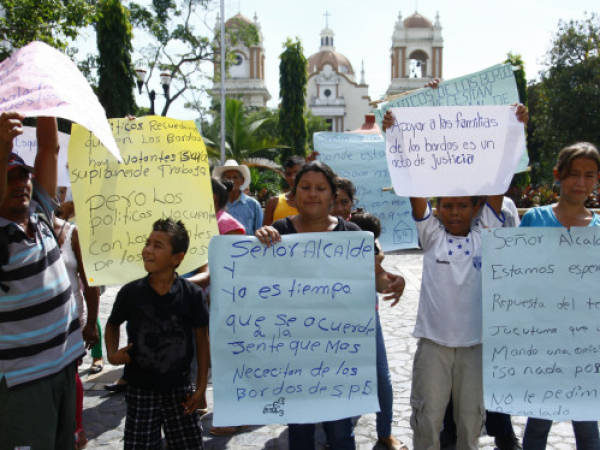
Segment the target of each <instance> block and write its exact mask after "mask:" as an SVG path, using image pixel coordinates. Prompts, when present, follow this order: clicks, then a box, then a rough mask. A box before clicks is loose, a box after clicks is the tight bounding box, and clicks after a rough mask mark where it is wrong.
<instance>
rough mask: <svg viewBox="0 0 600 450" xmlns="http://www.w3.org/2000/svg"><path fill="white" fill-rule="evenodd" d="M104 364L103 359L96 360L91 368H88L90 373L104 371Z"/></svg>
mask: <svg viewBox="0 0 600 450" xmlns="http://www.w3.org/2000/svg"><path fill="white" fill-rule="evenodd" d="M102 369H104V366H103V365H102V361H94V362H93V363H92V365H91V366H90V368H89V369H88V373H89V374H91V375H95V374H97V373H100V372H102Z"/></svg>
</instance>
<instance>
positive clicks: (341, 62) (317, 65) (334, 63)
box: [308, 50, 354, 76]
mask: <svg viewBox="0 0 600 450" xmlns="http://www.w3.org/2000/svg"><path fill="white" fill-rule="evenodd" d="M326 64H329V65H330V66H331V68H332V69H333V70H335V71H337V72H339V73H343V74H344V75H349V76H352V75H354V70H353V69H352V64H350V61H348V58H346V57H345V56H344V55H342V54H341V53H338V52H336V51H335V50H321V51H320V52H318V53H315V54H314V55H311V56H310V57H309V58H308V73H309V74H311V73H314V72H320V71H321V69H323V67H324V66H325V65H326Z"/></svg>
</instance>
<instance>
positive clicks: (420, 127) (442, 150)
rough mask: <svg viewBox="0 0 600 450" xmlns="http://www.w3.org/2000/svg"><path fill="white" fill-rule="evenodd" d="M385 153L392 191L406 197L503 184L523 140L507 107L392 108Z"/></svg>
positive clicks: (488, 191) (501, 188)
mask: <svg viewBox="0 0 600 450" xmlns="http://www.w3.org/2000/svg"><path fill="white" fill-rule="evenodd" d="M392 111H393V113H394V117H395V118H396V120H395V123H394V125H393V126H392V127H390V128H388V129H387V130H386V156H387V161H388V169H389V171H390V175H391V177H392V184H393V186H394V191H395V192H396V193H397V194H398V195H406V196H409V197H433V196H439V195H493V194H503V193H504V192H506V190H507V189H508V186H509V184H510V181H511V179H512V175H513V173H514V171H515V168H516V167H517V164H518V162H519V158H520V155H521V153H522V149H523V146H524V145H525V131H524V127H523V124H522V123H520V122H519V121H518V120H517V119H516V116H515V113H514V108H513V107H511V106H443V107H442V106H439V107H424V108H393V109H392Z"/></svg>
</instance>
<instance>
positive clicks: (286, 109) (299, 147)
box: [279, 38, 308, 158]
mask: <svg viewBox="0 0 600 450" xmlns="http://www.w3.org/2000/svg"><path fill="white" fill-rule="evenodd" d="M283 46H284V48H285V50H284V51H283V53H282V54H281V55H280V56H279V58H280V60H281V62H280V64H279V95H280V96H281V105H280V109H279V129H280V135H281V140H282V142H283V143H285V144H287V145H289V146H290V147H291V151H289V152H285V153H286V155H285V156H288V155H287V153H289V154H296V155H301V156H305V155H306V139H307V129H306V119H305V117H304V107H305V100H304V98H305V96H306V83H307V80H308V75H307V72H306V58H305V57H304V53H303V51H302V44H301V43H300V40H299V39H298V38H296V41H295V42H293V41H292V40H291V39H289V38H288V40H287V41H286V42H285V44H284V45H283ZM285 156H283V157H284V158H285Z"/></svg>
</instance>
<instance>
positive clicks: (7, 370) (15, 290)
mask: <svg viewBox="0 0 600 450" xmlns="http://www.w3.org/2000/svg"><path fill="white" fill-rule="evenodd" d="M40 198H41V197H40ZM41 200H42V201H41V202H40V203H45V204H46V205H49V198H48V197H47V196H45V197H44V198H41ZM46 202H48V203H46ZM40 207H41V205H40V204H37V203H36V202H34V201H32V208H31V210H32V213H31V215H30V219H29V220H30V222H31V224H32V228H33V229H34V230H35V236H34V237H33V238H29V237H27V235H26V233H25V231H24V230H23V229H22V228H21V227H20V226H19V225H17V224H16V223H14V222H11V221H9V220H7V219H4V218H2V217H0V227H3V228H4V229H5V230H3V231H1V232H5V233H7V235H8V262H7V263H6V264H5V265H3V266H0V380H2V378H3V377H5V378H6V384H7V386H8V387H12V386H16V385H19V384H22V383H26V382H29V381H33V380H37V379H40V378H43V377H46V376H48V375H52V374H54V373H57V372H59V371H60V370H61V369H63V368H64V367H65V366H67V365H68V364H70V363H71V362H73V361H74V360H76V359H78V358H80V357H81V356H82V355H83V354H84V344H83V340H82V337H81V330H80V327H79V319H78V312H77V306H76V303H75V300H74V299H73V295H72V294H71V284H70V282H69V276H68V275H67V270H66V268H65V265H64V263H63V260H62V258H61V255H60V248H59V246H58V243H57V242H56V239H55V238H54V236H53V234H52V231H51V230H50V229H49V227H48V225H47V224H46V223H45V222H44V221H42V220H41V219H39V217H38V215H37V214H36V213H34V212H33V211H35V208H38V209H39V208H40ZM47 217H51V216H50V215H47Z"/></svg>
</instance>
